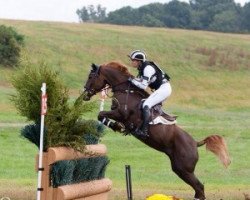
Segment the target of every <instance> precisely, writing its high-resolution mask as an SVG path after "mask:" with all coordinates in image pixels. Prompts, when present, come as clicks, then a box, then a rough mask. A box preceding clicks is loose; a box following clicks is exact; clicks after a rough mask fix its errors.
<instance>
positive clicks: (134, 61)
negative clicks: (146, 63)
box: [131, 60, 140, 68]
mask: <svg viewBox="0 0 250 200" xmlns="http://www.w3.org/2000/svg"><path fill="white" fill-rule="evenodd" d="M131 65H132V67H135V68H138V67H139V65H140V61H139V60H131Z"/></svg>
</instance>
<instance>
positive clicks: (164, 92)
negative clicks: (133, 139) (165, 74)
mask: <svg viewBox="0 0 250 200" xmlns="http://www.w3.org/2000/svg"><path fill="white" fill-rule="evenodd" d="M171 92H172V89H171V86H170V84H169V83H164V84H163V85H161V87H160V88H159V89H158V90H156V91H154V92H153V93H152V94H151V95H150V96H149V97H148V98H147V99H146V100H145V102H144V103H143V106H142V108H143V110H142V120H143V122H142V125H141V127H140V129H139V130H138V131H137V135H141V136H148V123H149V118H150V109H151V108H152V107H153V106H154V105H156V104H158V103H161V102H162V101H164V100H166V99H167V98H168V97H169V96H170V94H171Z"/></svg>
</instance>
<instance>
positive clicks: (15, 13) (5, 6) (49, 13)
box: [0, 0, 250, 22]
mask: <svg viewBox="0 0 250 200" xmlns="http://www.w3.org/2000/svg"><path fill="white" fill-rule="evenodd" d="M182 1H186V2H188V0H182ZM249 1H250V0H235V2H236V3H240V4H241V5H242V6H244V4H245V3H246V2H249ZM155 2H160V3H167V2H169V0H0V19H21V20H36V21H38V20H39V21H61V22H79V19H78V16H77V14H76V10H77V9H81V8H82V7H83V6H88V5H94V6H96V5H98V4H100V5H101V6H102V7H105V8H106V9H107V11H106V12H107V13H108V12H110V11H113V10H116V9H119V8H122V7H124V6H131V7H133V8H138V7H140V6H142V5H146V4H149V3H155Z"/></svg>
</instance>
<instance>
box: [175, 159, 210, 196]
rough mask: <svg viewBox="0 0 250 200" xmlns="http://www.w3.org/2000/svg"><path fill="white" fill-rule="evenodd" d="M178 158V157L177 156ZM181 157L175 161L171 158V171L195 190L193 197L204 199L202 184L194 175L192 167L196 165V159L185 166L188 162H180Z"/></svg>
mask: <svg viewBox="0 0 250 200" xmlns="http://www.w3.org/2000/svg"><path fill="white" fill-rule="evenodd" d="M177 159H178V158H177ZM180 160H181V159H178V161H176V160H175V159H171V164H172V169H173V171H174V172H175V173H176V174H177V175H178V176H179V177H180V178H181V179H182V180H183V181H185V182H186V183H187V184H189V185H190V186H191V187H192V188H193V189H194V190H195V196H194V197H195V199H199V200H205V199H206V198H205V193H204V185H203V184H202V183H201V182H200V181H199V180H198V179H197V178H196V176H195V175H194V168H195V165H196V161H195V162H193V164H192V165H191V166H187V164H186V163H189V164H190V160H189V162H185V161H183V162H180Z"/></svg>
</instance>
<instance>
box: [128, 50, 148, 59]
mask: <svg viewBox="0 0 250 200" xmlns="http://www.w3.org/2000/svg"><path fill="white" fill-rule="evenodd" d="M128 57H129V58H130V59H131V60H140V61H143V62H145V61H146V54H145V53H144V52H143V51H141V50H135V51H132V52H131V53H130V55H128Z"/></svg>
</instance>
